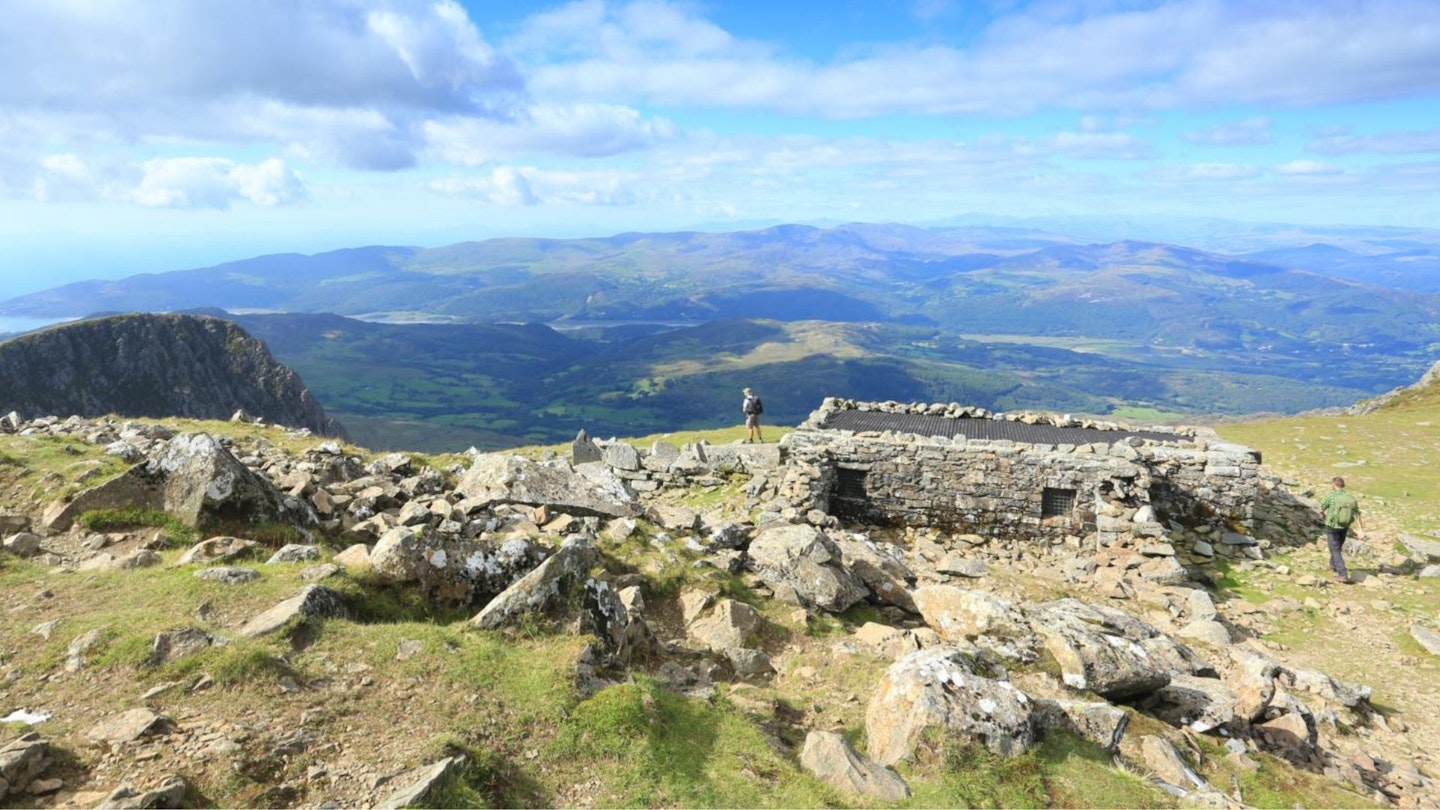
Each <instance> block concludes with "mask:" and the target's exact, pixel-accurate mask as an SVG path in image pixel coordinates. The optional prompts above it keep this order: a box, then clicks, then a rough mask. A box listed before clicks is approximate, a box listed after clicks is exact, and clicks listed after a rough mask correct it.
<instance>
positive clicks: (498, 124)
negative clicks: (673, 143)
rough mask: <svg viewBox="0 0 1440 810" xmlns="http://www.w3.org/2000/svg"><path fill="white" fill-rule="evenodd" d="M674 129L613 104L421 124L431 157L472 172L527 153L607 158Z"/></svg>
mask: <svg viewBox="0 0 1440 810" xmlns="http://www.w3.org/2000/svg"><path fill="white" fill-rule="evenodd" d="M675 134H676V128H675V126H674V124H672V123H671V122H670V121H668V120H666V119H663V118H653V119H645V118H643V117H642V116H641V115H640V113H639V112H638V111H636V110H634V109H632V108H630V107H621V106H616V105H613V104H577V105H556V104H537V105H535V106H533V107H530V108H528V109H526V110H524V111H521V112H519V113H517V114H516V115H515V116H514V117H513V118H512V119H510V120H508V121H503V122H502V121H494V120H488V119H482V118H451V119H446V120H437V121H430V122H427V123H426V124H425V137H426V140H427V142H428V143H429V147H430V149H431V151H432V153H433V154H435V155H437V156H438V157H439V158H440V159H441V160H443V161H445V162H447V163H458V164H461V165H466V166H477V165H481V164H484V163H489V162H493V161H496V160H506V159H511V158H514V157H517V156H520V155H524V154H527V153H535V152H540V153H548V154H552V155H568V156H576V157H607V156H610V155H616V154H619V153H621V152H628V151H631V150H635V149H642V148H646V147H648V146H650V145H653V144H655V143H657V142H659V141H663V140H666V139H669V138H672V137H674V136H675Z"/></svg>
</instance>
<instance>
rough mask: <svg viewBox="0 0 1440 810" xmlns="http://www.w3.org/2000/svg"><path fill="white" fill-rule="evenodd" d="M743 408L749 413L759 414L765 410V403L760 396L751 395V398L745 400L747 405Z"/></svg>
mask: <svg viewBox="0 0 1440 810" xmlns="http://www.w3.org/2000/svg"><path fill="white" fill-rule="evenodd" d="M743 410H744V411H745V413H747V414H752V415H754V416H759V415H760V414H762V413H764V412H765V403H763V402H761V401H760V398H759V397H750V398H749V399H747V400H745V407H744V408H743Z"/></svg>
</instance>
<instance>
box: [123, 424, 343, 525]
mask: <svg viewBox="0 0 1440 810" xmlns="http://www.w3.org/2000/svg"><path fill="white" fill-rule="evenodd" d="M146 466H147V468H148V469H147V471H148V472H149V473H151V474H158V476H159V477H160V479H161V481H162V482H163V483H162V493H163V495H162V504H161V508H163V509H164V510H165V511H166V512H168V513H170V514H172V515H174V516H175V517H176V518H177V519H179V520H180V521H181V522H182V523H184V524H185V525H187V526H192V527H193V526H199V525H201V524H202V523H205V522H208V521H212V520H218V521H228V522H234V523H286V524H291V525H303V526H308V525H313V524H315V523H318V522H319V519H318V518H317V517H316V516H315V512H314V510H313V509H311V508H310V506H309V504H306V503H304V502H302V501H300V500H298V499H296V498H291V497H288V496H286V495H283V494H282V493H281V492H280V491H279V490H278V489H276V488H275V487H274V486H273V485H272V484H271V483H270V482H269V481H268V480H267V479H265V478H264V477H263V476H261V475H259V474H258V473H255V472H253V471H251V470H250V468H249V467H246V466H245V465H244V464H241V463H240V461H239V460H238V459H236V458H235V456H233V455H231V454H230V451H229V450H226V449H225V447H224V445H222V444H221V443H220V441H219V440H218V439H216V438H215V437H214V436H211V435H209V434H206V433H182V434H180V435H178V436H176V437H175V438H173V439H171V440H170V441H168V442H166V443H165V446H164V448H163V449H162V450H161V452H160V455H159V457H158V458H156V459H154V460H152V461H150V462H148V463H147V465H146Z"/></svg>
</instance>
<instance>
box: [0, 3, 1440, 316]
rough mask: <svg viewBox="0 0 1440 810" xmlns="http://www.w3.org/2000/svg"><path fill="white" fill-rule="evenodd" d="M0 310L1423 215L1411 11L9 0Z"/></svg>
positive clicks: (1434, 30)
mask: <svg viewBox="0 0 1440 810" xmlns="http://www.w3.org/2000/svg"><path fill="white" fill-rule="evenodd" d="M5 6H6V24H5V25H4V26H3V27H0V75H3V76H5V77H7V78H6V80H5V81H4V82H3V83H0V294H15V293H19V292H24V291H28V290H34V289H40V288H43V287H48V286H53V285H54V284H57V283H61V282H64V281H68V280H73V279H76V278H95V277H116V276H121V275H130V274H134V273H138V272H160V271H165V270H172V269H179V268H183V267H193V266H203V265H208V264H214V263H218V262H221V261H226V260H230V259H238V258H245V257H249V256H253V255H258V254H263V253H274V252H283V251H301V252H307V253H309V252H318V251H322V250H328V249H333V248H339V247H348V246H356V245H364V244H408V245H441V244H448V243H451V242H456V241H462V240H465V239H483V238H488V237H492V236H503V235H552V236H576V235H600V234H609V233H616V232H620V231H634V230H638V231H646V230H672V229H677V228H684V227H690V226H695V225H699V224H704V225H707V226H710V227H722V226H724V225H725V224H726V223H731V224H734V225H735V226H737V227H745V226H748V225H749V224H751V223H755V222H763V221H772V220H782V221H825V220H837V221H847V220H863V221H904V222H927V221H934V220H939V219H943V218H945V217H950V216H954V215H958V214H963V213H967V212H983V213H988V214H1002V215H1013V216H1031V215H1043V214H1114V215H1123V216H1218V217H1226V218H1232V219H1238V220H1246V221H1272V222H1275V221H1279V222H1299V223H1315V224H1340V223H1348V224H1361V225H1405V226H1416V227H1433V226H1435V224H1436V223H1437V222H1440V2H1435V1H1434V0H1349V1H1344V2H1342V1H1341V0H1305V1H1304V2H1299V1H1297V2H1290V1H1289V0H1266V1H1265V2H1251V1H1249V0H1176V1H1174V2H1140V1H1139V0H1056V1H1055V2H1021V1H1020V0H991V1H990V2H985V1H983V0H975V1H972V2H962V1H961V0H865V1H862V0H829V2H804V1H803V0H784V1H783V2H776V0H770V1H769V2H719V1H718V0H717V1H716V2H669V1H667V0H639V1H638V2H621V1H620V0H577V2H569V3H545V2H528V3H526V2H508V1H503V0H470V1H469V2H455V1H454V0H306V2H304V3H296V2H293V1H292V0H206V1H205V2H195V1H194V0H106V2H88V1H87V0H8V2H7V3H6V4H5Z"/></svg>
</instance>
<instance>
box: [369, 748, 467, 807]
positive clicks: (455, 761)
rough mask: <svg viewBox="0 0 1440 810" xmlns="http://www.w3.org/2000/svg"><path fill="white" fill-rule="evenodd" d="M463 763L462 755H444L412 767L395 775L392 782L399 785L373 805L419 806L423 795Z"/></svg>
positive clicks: (422, 802) (422, 800)
mask: <svg viewBox="0 0 1440 810" xmlns="http://www.w3.org/2000/svg"><path fill="white" fill-rule="evenodd" d="M464 764H465V758H464V757H446V758H445V759H442V760H440V761H439V762H435V763H432V764H430V765H425V766H422V767H419V768H414V769H412V770H410V771H406V772H405V773H403V774H401V775H399V776H397V777H396V778H395V779H394V780H392V781H393V782H396V783H399V784H400V785H401V787H400V788H399V789H398V790H396V791H395V792H393V793H391V794H390V795H389V796H386V797H385V798H384V799H382V800H381V801H380V803H379V804H377V805H375V806H376V807H377V808H379V809H380V810H399V808H402V807H420V806H422V805H423V804H424V801H425V797H426V796H427V795H428V794H429V793H430V791H432V790H434V789H435V788H436V787H437V786H438V785H440V784H441V783H442V782H443V781H444V780H445V777H447V776H449V775H450V773H451V772H452V771H454V770H455V769H457V768H459V767H460V766H462V765H464Z"/></svg>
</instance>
